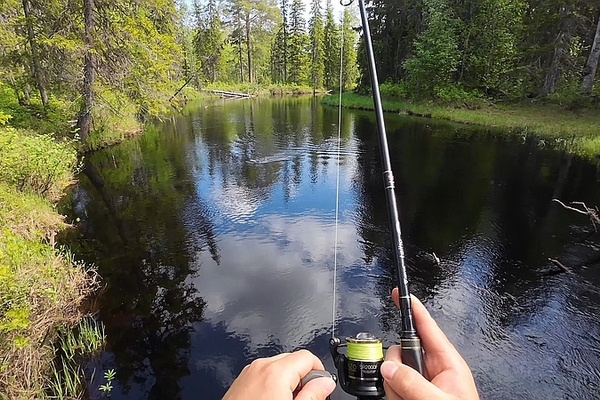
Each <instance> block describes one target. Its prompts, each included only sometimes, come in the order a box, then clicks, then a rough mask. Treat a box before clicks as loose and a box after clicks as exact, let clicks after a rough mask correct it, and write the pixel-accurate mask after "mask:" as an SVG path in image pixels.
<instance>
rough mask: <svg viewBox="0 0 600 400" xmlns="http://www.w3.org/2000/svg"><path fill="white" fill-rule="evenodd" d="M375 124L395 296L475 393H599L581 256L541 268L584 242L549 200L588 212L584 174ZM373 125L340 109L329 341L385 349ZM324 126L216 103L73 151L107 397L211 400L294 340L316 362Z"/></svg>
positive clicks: (415, 127) (509, 150)
mask: <svg viewBox="0 0 600 400" xmlns="http://www.w3.org/2000/svg"><path fill="white" fill-rule="evenodd" d="M386 120H387V123H388V133H389V134H390V149H391V152H392V159H393V164H394V168H395V175H396V181H397V192H398V196H399V204H400V214H401V222H402V228H403V233H404V239H405V242H406V245H407V256H408V268H409V273H410V279H411V288H412V290H413V291H414V292H415V293H416V294H417V295H418V296H419V297H420V298H422V299H423V300H424V302H425V303H426V306H427V307H428V308H429V309H430V310H431V312H432V314H433V315H434V317H435V318H436V319H437V320H438V323H439V324H440V326H442V328H443V329H444V330H445V331H446V332H447V334H448V336H449V337H450V339H451V340H452V341H453V343H455V345H456V346H457V348H458V349H459V350H460V351H461V353H462V354H463V355H464V356H465V358H466V359H467V361H468V362H469V364H470V365H471V367H472V369H473V371H474V374H475V377H476V380H477V383H478V385H479V388H480V391H481V393H482V397H483V398H493V399H512V398H528V399H529V398H531V399H538V398H539V399H543V398H551V399H553V398H577V399H593V398H597V397H598V396H599V393H598V383H597V382H598V381H599V380H600V375H599V372H598V365H599V364H600V352H599V351H597V350H598V348H600V324H599V323H598V322H599V321H598V315H600V292H599V291H598V289H597V287H598V285H600V276H599V274H598V272H597V271H598V268H599V266H598V261H595V262H590V263H588V266H587V267H576V268H575V269H574V272H575V273H574V274H564V273H563V274H557V273H556V269H555V267H553V265H552V264H551V263H550V262H549V261H548V260H547V259H548V257H553V258H560V259H561V260H563V261H564V262H565V263H569V265H576V264H577V263H581V262H582V261H584V260H587V259H590V257H593V255H594V253H595V252H596V251H597V250H598V248H599V247H600V245H599V244H598V241H597V238H596V237H595V236H593V237H591V238H584V239H581V240H578V239H577V237H578V235H579V236H582V235H581V234H582V232H584V231H585V230H586V229H589V226H588V225H586V224H587V222H586V221H585V220H584V219H582V218H580V217H578V216H576V215H573V214H570V213H568V212H567V211H565V210H562V209H561V208H560V207H559V206H558V205H556V204H555V203H551V201H550V200H551V198H552V197H559V198H562V199H564V200H565V201H572V200H580V201H586V202H587V203H588V204H600V194H599V193H598V188H597V185H590V184H589V182H597V180H598V176H599V174H598V169H597V168H596V166H595V165H593V164H590V163H587V162H583V161H581V160H577V159H575V158H573V157H571V156H569V155H565V154H563V153H560V152H558V151H553V150H551V149H548V148H540V147H539V146H537V144H536V142H535V140H532V139H529V138H525V142H524V143H523V140H520V139H519V140H513V139H511V138H506V137H504V136H497V135H496V134H494V133H493V132H488V133H485V132H480V131H479V130H478V128H474V127H469V128H467V127H457V126H456V125H451V124H444V123H435V122H433V121H429V120H419V119H414V118H407V117H400V116H392V115H389V116H387V117H386ZM373 124H374V120H373V117H372V115H371V113H363V112H350V111H348V112H345V113H344V119H343V123H342V148H341V150H342V151H341V156H340V164H341V176H340V180H341V186H340V224H339V249H338V251H339V256H338V264H339V270H338V272H337V280H336V283H337V291H336V296H337V302H336V304H337V313H336V315H337V320H336V334H337V335H339V336H342V337H344V336H349V335H353V334H356V333H357V332H359V331H371V332H373V333H374V334H376V335H378V336H380V337H382V338H383V340H384V341H385V342H386V343H388V344H389V343H393V342H395V341H396V340H397V339H398V335H397V333H396V332H397V329H398V326H399V324H398V316H397V312H396V310H395V309H394V307H393V305H392V303H391V301H390V299H389V293H390V290H391V288H392V286H393V277H394V276H395V274H394V271H393V269H392V268H391V267H390V265H389V259H390V252H389V233H388V221H387V212H386V207H385V197H384V194H383V189H382V183H381V172H380V167H379V153H378V147H377V139H376V137H375V135H374V125H373ZM336 135H337V111H336V110H333V109H328V108H323V107H321V106H320V105H319V104H318V102H315V101H313V100H311V99H281V100H267V99H262V100H252V101H244V102H234V103H220V102H216V103H214V104H211V105H208V107H200V108H197V109H191V110H190V111H189V115H186V116H179V117H177V118H174V119H173V120H171V121H168V122H166V123H165V124H163V125H162V126H161V127H160V128H159V129H155V130H150V131H149V132H148V133H147V134H146V135H144V136H142V137H140V138H137V139H134V140H132V141H131V142H128V143H125V144H123V145H120V146H117V147H115V148H113V149H108V150H105V151H101V152H98V153H95V154H94V155H92V156H91V157H90V159H89V160H88V165H87V168H86V171H85V174H82V176H81V179H80V184H79V185H78V187H77V188H76V189H75V190H74V194H73V196H72V197H71V199H70V200H69V202H68V203H69V204H67V205H66V206H65V207H66V209H67V211H66V212H68V213H69V215H70V217H71V218H73V219H75V218H76V217H79V218H81V220H82V224H81V225H80V228H81V229H80V236H79V237H78V238H77V240H75V241H74V243H73V245H72V247H73V248H74V251H75V253H76V254H79V255H80V256H81V257H83V258H85V259H86V260H88V261H90V262H93V263H95V264H96V265H98V267H99V272H100V274H101V275H102V276H103V277H104V279H105V282H106V284H107V289H106V291H105V292H104V294H103V296H102V297H101V298H100V299H99V302H100V304H101V305H102V308H101V309H100V314H99V315H100V318H101V319H102V320H103V321H104V323H105V325H106V328H107V335H108V346H109V348H108V349H107V352H106V353H105V354H104V355H103V357H102V359H101V360H100V361H99V362H98V364H97V366H98V367H99V368H102V369H108V368H114V369H115V370H116V371H117V381H116V382H115V389H114V390H113V396H112V398H115V399H125V398H127V399H137V398H152V399H154V398H163V399H164V398H184V399H199V398H202V399H217V398H219V397H220V396H222V394H223V393H224V391H225V390H226V388H227V387H228V385H229V384H230V383H231V382H232V380H233V379H234V377H235V376H236V375H237V374H238V373H239V371H240V370H241V369H242V368H243V366H244V365H245V364H246V363H248V362H249V361H250V360H252V359H253V358H255V357H259V356H268V355H273V354H276V353H277V352H280V351H291V350H293V349H296V348H299V347H307V348H309V349H311V350H312V351H314V352H315V353H316V354H317V355H319V356H320V357H321V358H322V359H323V361H324V363H325V365H326V366H327V367H328V368H329V369H331V368H332V363H331V360H330V356H329V354H328V348H327V340H328V338H329V337H330V335H331V329H332V300H333V259H334V257H333V248H334V210H335V204H334V201H335V182H336V166H337V160H338V158H337V152H336V145H337V138H336ZM434 252H435V253H436V255H437V256H439V257H441V258H442V263H441V264H440V265H437V264H436V263H434V262H433V261H432V260H433V257H432V253H434ZM586 349H591V350H587V351H586ZM98 375H99V374H98ZM97 383H98V382H95V383H94V384H93V385H96V384H97ZM333 398H334V399H346V398H348V396H346V395H345V394H343V393H342V392H341V391H340V390H338V391H337V392H336V394H335V395H334V396H333Z"/></svg>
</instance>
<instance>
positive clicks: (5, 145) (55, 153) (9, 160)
mask: <svg viewBox="0 0 600 400" xmlns="http://www.w3.org/2000/svg"><path fill="white" fill-rule="evenodd" d="M77 163H78V161H77V153H76V152H75V150H74V148H73V146H72V144H71V143H68V142H66V141H62V142H57V141H56V140H54V138H53V137H52V136H50V135H36V134H31V133H27V132H24V131H17V130H16V129H14V128H10V127H4V128H0V182H6V183H8V184H9V185H12V186H14V187H16V188H17V189H18V190H20V191H30V192H33V193H37V194H39V195H41V196H45V197H46V198H48V199H53V198H56V196H58V195H59V194H60V193H61V192H62V190H63V189H64V188H65V187H66V186H67V185H68V184H69V183H70V182H71V179H72V174H73V171H74V169H76V167H77Z"/></svg>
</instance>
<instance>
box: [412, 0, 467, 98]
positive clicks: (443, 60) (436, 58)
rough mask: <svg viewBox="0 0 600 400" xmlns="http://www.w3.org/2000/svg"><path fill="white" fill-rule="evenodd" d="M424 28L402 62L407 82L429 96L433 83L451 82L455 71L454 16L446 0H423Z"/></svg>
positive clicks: (414, 89)
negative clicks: (425, 24)
mask: <svg viewBox="0 0 600 400" xmlns="http://www.w3.org/2000/svg"><path fill="white" fill-rule="evenodd" d="M424 4H425V8H426V10H427V29H426V30H425V31H424V32H423V33H421V34H420V35H419V36H418V37H417V39H416V40H415V42H414V51H413V55H412V57H411V58H410V59H408V60H407V61H406V62H405V63H404V69H405V70H406V72H407V74H408V78H407V83H408V84H409V85H410V86H411V88H412V89H413V93H415V94H419V95H422V96H432V95H433V94H434V90H435V87H436V86H439V85H445V84H447V83H450V81H451V79H452V73H453V72H454V71H456V68H457V64H458V60H459V52H458V33H457V27H458V24H457V20H456V18H455V17H454V15H453V13H452V10H451V9H450V8H449V7H448V4H447V3H446V1H445V0H425V1H424Z"/></svg>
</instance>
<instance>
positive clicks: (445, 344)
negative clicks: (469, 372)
mask: <svg viewBox="0 0 600 400" xmlns="http://www.w3.org/2000/svg"><path fill="white" fill-rule="evenodd" d="M398 296H399V293H398V288H394V289H393V290H392V299H393V300H394V303H396V306H397V307H400V299H399V297H398ZM410 297H411V308H412V313H413V318H414V320H415V325H416V326H417V332H419V336H420V337H421V345H422V346H423V349H424V350H425V352H427V353H429V354H431V355H433V354H435V353H456V349H455V348H454V346H453V345H452V343H450V341H449V340H448V338H447V337H446V335H445V334H444V332H443V331H442V330H441V329H440V327H439V326H438V324H437V323H436V322H435V320H434V319H433V318H432V317H431V314H429V311H427V309H426V308H425V306H424V305H423V303H421V301H420V300H419V299H417V298H416V297H415V296H413V295H411V296H410Z"/></svg>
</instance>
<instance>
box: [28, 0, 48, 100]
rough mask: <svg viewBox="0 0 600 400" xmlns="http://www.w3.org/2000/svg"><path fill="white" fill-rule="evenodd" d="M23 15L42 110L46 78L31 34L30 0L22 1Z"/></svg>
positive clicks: (33, 35) (32, 33)
mask: <svg viewBox="0 0 600 400" xmlns="http://www.w3.org/2000/svg"><path fill="white" fill-rule="evenodd" d="M23 13H24V14H25V25H26V26H27V40H28V41H29V46H30V47H31V61H32V64H33V76H34V79H35V83H36V85H37V87H38V90H39V91H40V97H41V98H42V105H43V106H44V108H46V107H47V106H48V93H47V91H46V78H45V76H44V73H43V71H42V67H41V65H40V55H39V52H38V47H37V42H36V41H35V33H34V32H33V24H32V22H31V3H30V0H23Z"/></svg>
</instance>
